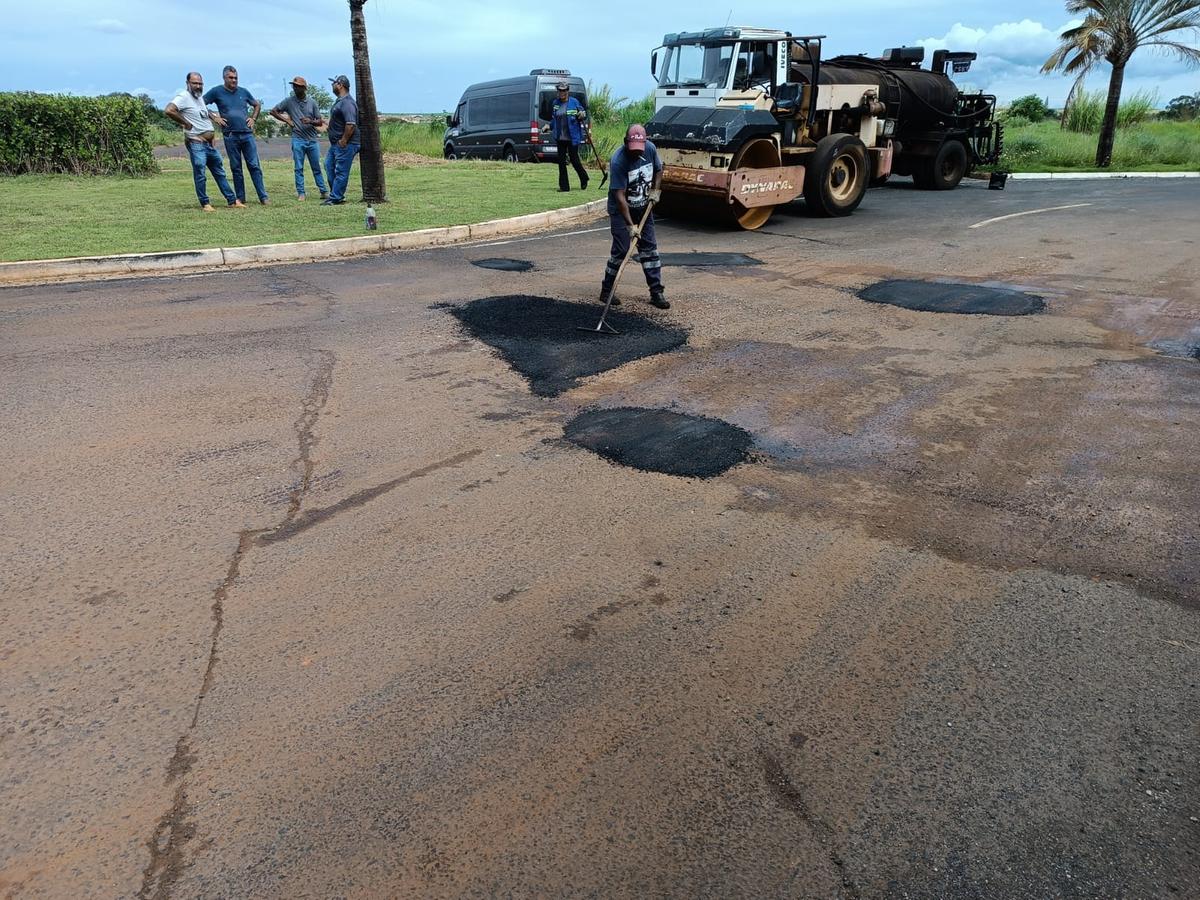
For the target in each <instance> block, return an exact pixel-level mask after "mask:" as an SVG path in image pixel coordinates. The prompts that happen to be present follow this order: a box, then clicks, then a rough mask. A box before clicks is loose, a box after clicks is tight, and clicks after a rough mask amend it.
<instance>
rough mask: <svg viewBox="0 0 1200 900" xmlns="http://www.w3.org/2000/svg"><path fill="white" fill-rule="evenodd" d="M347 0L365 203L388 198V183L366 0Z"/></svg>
mask: <svg viewBox="0 0 1200 900" xmlns="http://www.w3.org/2000/svg"><path fill="white" fill-rule="evenodd" d="M349 2H350V46H351V48H352V50H353V51H354V86H355V89H356V90H355V93H356V99H357V101H358V129H359V131H360V132H361V142H362V149H361V164H360V166H359V171H360V172H361V174H362V191H363V200H365V201H366V202H367V203H384V202H386V201H387V184H386V182H385V180H384V173H383V145H382V144H381V142H380V140H379V111H378V110H377V109H376V108H375V83H374V82H373V81H372V80H371V57H370V55H369V54H368V53H367V23H366V20H365V19H364V18H363V4H364V3H366V2H367V0H349Z"/></svg>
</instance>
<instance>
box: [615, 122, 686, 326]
mask: <svg viewBox="0 0 1200 900" xmlns="http://www.w3.org/2000/svg"><path fill="white" fill-rule="evenodd" d="M608 174H609V178H610V179H611V183H610V184H609V189H608V219H609V228H610V230H611V231H612V251H611V255H610V256H609V258H608V265H607V266H605V268H604V285H603V287H602V288H601V290H600V302H601V303H606V302H608V301H609V299H610V298H609V295H610V294H611V293H612V292H613V291H614V290H615V288H616V281H617V276H618V275H619V273H620V271H621V268H622V263H623V262H624V260H625V257H626V256H627V255H628V254H629V252H630V243H631V242H632V241H634V240H636V241H637V249H638V256H639V258H640V259H641V262H642V272H643V274H645V276H646V285H647V287H649V288H650V302H651V304H653V305H654V306H657V307H658V308H659V309H670V308H671V304H670V303H668V302H667V298H666V295H665V294H664V292H663V285H662V261H661V260H660V259H659V256H658V241H657V240H656V239H655V235H654V209H653V207H654V204H655V203H657V202H658V199H659V197H660V196H661V187H662V177H663V164H662V160H661V159H659V156H658V150H657V149H655V146H654V144H653V143H651V142H650V141H648V140H646V129H645V128H643V127H642V126H641V125H630V126H629V128H628V129H627V130H626V131H625V143H624V145H623V146H621V147H618V148H617V152H616V153H614V154H613V155H612V159H611V160H610V161H609V164H608ZM611 301H612V305H613V306H617V305H619V304H620V302H621V301H620V300H618V299H617V298H616V297H612V298H611Z"/></svg>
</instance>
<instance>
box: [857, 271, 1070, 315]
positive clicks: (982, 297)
mask: <svg viewBox="0 0 1200 900" xmlns="http://www.w3.org/2000/svg"><path fill="white" fill-rule="evenodd" d="M858 296H859V297H861V298H862V299H863V300H866V301H867V302H869V303H889V304H891V305H892V306H901V307H903V308H905V309H913V310H916V311H918V312H937V313H962V314H965V315H979V316H1028V315H1031V314H1033V313H1040V312H1042V311H1043V310H1044V309H1045V308H1046V301H1045V300H1043V299H1042V298H1041V297H1038V296H1035V295H1033V294H1027V293H1025V292H1024V291H1017V290H1013V289H1011V288H995V287H985V286H984V285H981V284H945V283H943V282H938V281H908V280H903V279H898V280H894V281H880V282H878V283H876V284H872V285H870V286H868V287H865V288H863V289H862V290H861V291H859V292H858Z"/></svg>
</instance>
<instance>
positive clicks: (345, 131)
mask: <svg viewBox="0 0 1200 900" xmlns="http://www.w3.org/2000/svg"><path fill="white" fill-rule="evenodd" d="M329 80H330V82H332V84H333V93H334V95H335V96H336V97H337V100H335V101H334V102H333V109H331V110H330V111H329V153H328V154H327V155H326V156H325V177H326V178H328V179H329V197H328V198H327V199H325V200H322V201H321V205H322V206H340V205H341V204H343V203H345V202H346V187H347V185H349V184H350V167H351V166H353V165H354V157H355V156H356V155H357V154H358V104H357V103H355V102H354V98H353V97H351V96H350V79H349V78H347V77H346V76H345V75H339V76H338V77H337V78H330V79H329Z"/></svg>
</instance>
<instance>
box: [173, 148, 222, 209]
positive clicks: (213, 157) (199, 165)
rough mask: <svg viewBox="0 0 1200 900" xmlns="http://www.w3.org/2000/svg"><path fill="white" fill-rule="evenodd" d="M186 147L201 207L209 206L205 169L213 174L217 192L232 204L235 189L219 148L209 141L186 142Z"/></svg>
mask: <svg viewBox="0 0 1200 900" xmlns="http://www.w3.org/2000/svg"><path fill="white" fill-rule="evenodd" d="M184 146H185V147H186V148H187V152H188V157H189V158H190V159H191V161H192V181H194V182H195V183H196V199H197V200H199V201H200V205H201V206H208V179H207V178H206V177H205V175H204V170H205V169H208V170H209V171H210V172H212V176H213V180H215V181H216V182H217V190H219V191H220V192H221V194H222V195H223V196H224V197H225V202H227V203H230V204H232V203H233V201H234V194H233V189H232V188H230V187H229V180H228V179H227V178H226V177H225V164H224V163H223V162H222V161H221V154H220V153H218V152H217V148H216V147H214V146H213V145H212V144H210V143H209V142H208V141H185V142H184Z"/></svg>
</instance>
